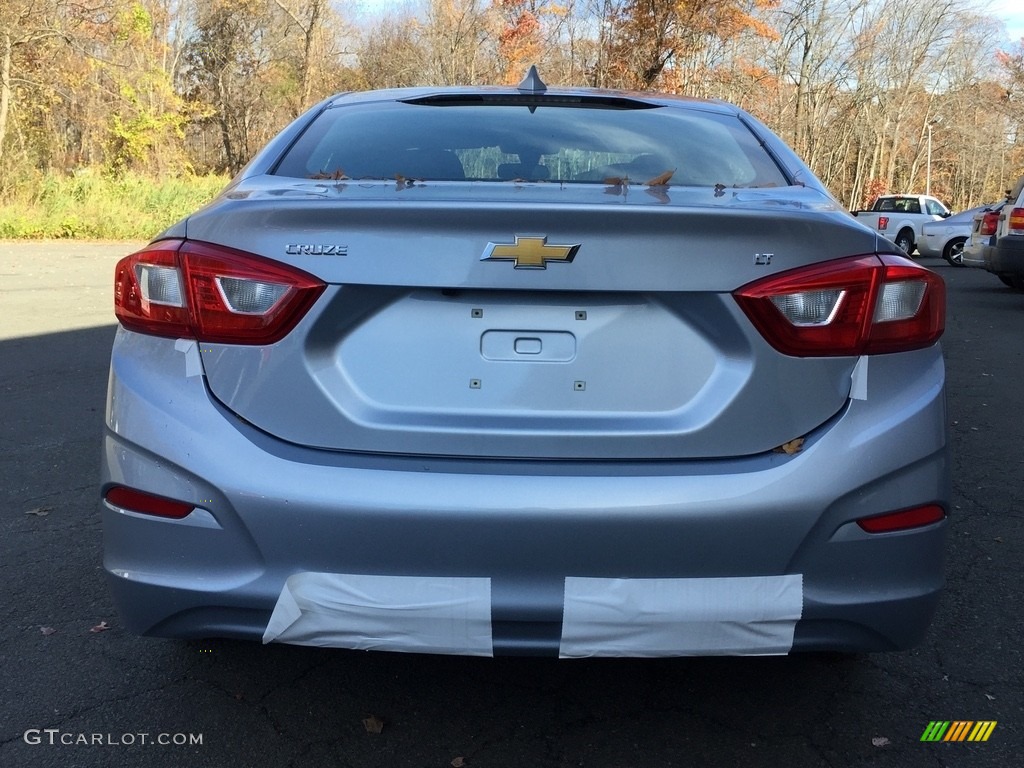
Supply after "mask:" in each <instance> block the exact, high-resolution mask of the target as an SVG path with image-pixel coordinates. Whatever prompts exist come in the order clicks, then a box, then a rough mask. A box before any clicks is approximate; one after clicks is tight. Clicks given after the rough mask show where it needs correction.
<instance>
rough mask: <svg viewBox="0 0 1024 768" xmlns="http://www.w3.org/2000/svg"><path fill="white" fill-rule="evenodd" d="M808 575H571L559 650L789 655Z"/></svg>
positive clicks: (578, 653)
mask: <svg viewBox="0 0 1024 768" xmlns="http://www.w3.org/2000/svg"><path fill="white" fill-rule="evenodd" d="M802 613H803V576H802V575H800V574H795V575H787V576H754V577H740V578H715V579H592V578H581V577H569V578H567V579H566V580H565V610H564V614H563V618H562V643H561V648H560V649H559V656H560V657H561V658H563V659H567V658H584V657H588V656H633V657H655V656H695V655H701V656H707V655H711V656H717V655H723V656H724V655H733V656H745V655H757V656H762V655H772V654H785V653H789V652H790V651H791V650H792V649H793V632H794V630H795V628H796V622H797V620H799V618H800V616H801V614H802Z"/></svg>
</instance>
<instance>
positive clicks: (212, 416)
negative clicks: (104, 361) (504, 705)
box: [101, 331, 949, 655]
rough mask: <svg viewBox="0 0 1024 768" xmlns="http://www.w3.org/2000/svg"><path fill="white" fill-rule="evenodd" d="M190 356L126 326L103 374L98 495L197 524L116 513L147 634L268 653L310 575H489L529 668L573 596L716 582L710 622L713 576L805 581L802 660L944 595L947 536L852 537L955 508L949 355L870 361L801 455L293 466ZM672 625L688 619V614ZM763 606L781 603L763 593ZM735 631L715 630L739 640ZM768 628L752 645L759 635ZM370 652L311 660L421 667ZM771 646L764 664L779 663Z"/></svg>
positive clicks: (499, 612)
mask: <svg viewBox="0 0 1024 768" xmlns="http://www.w3.org/2000/svg"><path fill="white" fill-rule="evenodd" d="M185 357H187V356H186V355H182V354H181V353H179V352H175V351H174V341H173V340H154V339H151V338H143V337H137V336H134V335H133V334H129V333H126V332H124V331H119V334H118V341H117V342H116V343H115V348H114V354H113V359H112V366H111V376H110V386H109V394H108V407H107V426H106V433H105V437H104V450H103V461H102V465H103V470H102V472H103V476H102V483H103V489H104V491H105V490H106V489H107V488H108V487H109V486H110V485H111V484H124V485H127V486H130V487H134V488H139V489H142V490H146V491H149V492H151V493H155V494H159V495H163V496H167V497H171V498H175V499H181V500H186V501H189V502H191V503H193V504H195V505H196V506H197V508H198V509H197V511H196V512H193V513H192V515H189V517H187V518H185V519H184V520H180V521H173V520H163V519H157V518H153V517H148V516H144V515H140V514H136V513H132V512H126V511H124V510H119V509H116V508H114V507H112V506H110V505H109V504H107V503H106V502H103V503H102V504H101V506H102V514H103V522H104V537H105V557H104V566H105V568H106V571H107V572H108V574H109V577H110V583H111V587H112V590H113V594H114V597H115V601H116V604H117V606H118V609H119V612H120V614H121V618H122V620H123V622H124V624H125V625H126V626H127V627H128V628H129V629H130V630H132V631H134V632H137V633H145V634H154V635H161V636H174V637H203V636H228V637H240V638H251V639H261V638H266V636H267V629H268V623H269V622H270V619H271V616H272V614H273V613H274V611H275V607H278V606H279V605H280V603H281V600H282V594H283V592H284V591H285V586H286V583H287V582H288V580H289V577H292V576H295V575H297V574H334V575H344V574H348V575H367V576H373V577H381V578H382V580H383V581H382V582H381V583H383V584H385V585H394V584H403V583H406V582H404V581H401V579H403V578H407V577H416V578H417V579H419V580H422V581H423V582H425V583H435V582H440V581H443V580H454V581H455V583H456V585H457V586H458V585H463V586H465V585H469V588H470V589H471V590H473V589H475V588H476V587H477V586H479V584H478V581H479V580H486V582H487V589H488V594H489V597H488V598H487V599H488V600H489V602H490V611H489V614H490V615H489V625H490V626H489V631H490V633H491V647H492V649H493V652H494V653H518V654H550V655H557V654H558V653H559V652H560V648H563V649H564V637H565V634H566V632H567V629H566V627H567V626H568V624H569V623H570V619H569V618H568V617H569V614H570V613H571V612H572V611H570V609H569V599H570V593H571V591H572V590H571V588H570V586H568V585H570V584H571V583H575V582H573V581H572V580H573V579H584V580H586V579H596V580H601V579H605V580H609V581H610V582H611V581H614V582H615V584H616V585H617V586H621V587H622V588H623V589H625V590H626V592H627V593H628V594H632V595H633V596H639V597H640V598H641V599H640V602H641V603H643V602H644V601H645V599H646V598H645V597H644V596H645V595H646V592H647V590H646V587H647V586H648V585H653V584H654V580H661V581H665V580H668V581H671V580H679V583H682V581H684V580H685V581H686V582H687V584H691V585H692V584H697V585H698V586H701V587H702V586H703V585H710V586H711V587H713V588H711V589H710V591H708V592H707V593H706V595H705V597H707V599H706V600H704V603H705V604H704V605H703V607H700V606H699V605H698V608H697V609H695V610H697V613H699V614H700V615H699V616H697V620H698V622H700V621H705V620H707V619H708V617H709V616H711V615H713V614H716V610H717V608H716V606H715V605H714V603H715V595H719V596H720V595H722V594H726V593H722V592H716V591H715V590H716V589H717V587H716V586H715V585H717V584H718V583H719V582H718V581H715V580H721V579H746V580H748V581H747V582H744V583H750V584H754V583H757V582H758V580H768V581H769V582H770V584H775V583H776V582H777V581H778V580H782V581H784V582H785V584H786V585H787V586H792V585H793V584H794V583H795V582H796V581H799V583H800V589H801V595H800V600H799V604H800V608H799V612H798V615H797V616H796V617H794V618H793V619H792V622H791V623H792V625H793V626H791V627H790V630H789V631H790V640H789V643H790V647H791V648H792V649H793V650H845V651H855V650H856V651H868V650H890V649H899V648H906V647H910V646H912V645H914V644H916V643H918V642H920V640H921V638H922V637H923V635H924V633H925V631H926V629H927V626H928V624H929V622H930V619H931V616H932V613H933V612H934V610H935V607H936V604H937V601H938V598H939V594H940V591H941V588H942V583H943V550H944V537H945V530H946V527H947V524H946V523H945V522H941V523H937V524H934V525H930V526H927V527H924V528H919V529H915V530H913V531H908V532H902V533H891V534H881V535H870V534H867V533H865V532H863V531H862V530H861V529H860V528H859V527H858V526H857V525H856V524H855V523H854V522H853V521H854V520H856V519H858V518H860V517H864V516H868V515H873V514H879V513H883V512H887V511H894V510H899V509H905V508H909V507H913V506H916V505H919V504H926V503H937V504H940V505H942V506H944V507H945V508H947V509H948V495H949V488H948V461H947V454H946V435H945V423H946V420H945V406H944V390H943V387H944V373H943V367H942V357H941V351H940V350H939V349H938V347H934V348H932V349H928V350H920V351H918V352H914V353H909V354H902V355H887V356H881V357H878V358H872V359H871V360H870V375H869V376H868V381H867V391H866V399H859V400H851V401H850V402H849V404H848V406H847V407H846V408H845V409H844V411H843V412H842V413H840V414H838V415H837V416H836V417H835V418H834V419H833V420H832V421H831V422H829V423H828V424H827V425H825V426H823V427H822V428H820V429H819V430H817V431H816V432H815V433H813V434H811V435H809V436H808V439H807V443H806V445H805V449H804V450H803V451H802V452H801V453H798V454H795V455H793V456H788V455H786V454H781V453H780V454H774V453H772V454H762V455H757V456H751V457H747V458H741V459H730V460H708V461H687V462H647V463H616V462H561V463H559V462H537V463H533V462H521V461H520V462H516V461H485V460H473V461H460V460H438V459H431V458H425V459H424V458H416V457H381V456H369V455H351V454H342V453H330V452H324V451H313V450H308V449H304V448H299V447H296V446H292V445H288V444H285V443H282V442H280V441H277V440H275V439H273V438H270V437H268V436H266V435H265V434H263V433H260V432H258V431H256V430H254V429H252V428H251V427H248V426H247V425H245V424H244V423H242V422H240V421H239V420H238V419H236V418H234V417H233V416H232V415H230V414H228V413H226V412H225V411H224V410H223V409H222V408H221V407H220V406H219V405H218V404H216V403H215V402H213V401H212V400H211V398H210V397H209V394H208V392H207V389H206V386H205V384H204V379H203V376H202V375H201V373H200V372H199V371H197V370H195V369H194V368H193V369H190V368H189V367H188V365H187V363H186V360H185ZM353 581H354V579H352V578H349V579H348V582H353ZM349 586H350V584H349ZM388 588H390V586H389V587H388ZM698 591H699V590H698ZM474 594H475V593H474ZM702 594H703V593H702ZM394 597H395V602H396V603H398V602H402V599H403V598H404V597H405V595H402V594H397V593H396V594H395V595H394ZM701 599H702V598H701V597H700V595H698V598H697V599H696V601H695V603H694V604H700V603H701ZM574 605H575V603H574ZM363 607H364V608H365V606H363ZM577 607H578V606H577ZM642 607H643V606H641V608H642ZM677 607H678V610H679V612H680V616H682V615H683V614H685V613H686V612H687V611H688V610H690V608H691V607H692V606H690V604H689V603H687V604H686V605H683V604H681V603H680V604H679V605H678V606H677ZM758 607H759V606H758V605H754V606H753V608H752V610H754V612H755V613H756V609H757V608H758ZM762 607H763V608H764V610H765V611H766V613H767V614H771V613H772V611H773V610H775V608H776V607H777V606H776V605H775V604H774V603H773V602H772V599H768V598H766V600H765V602H764V605H763V606H762ZM389 608H390V609H392V611H394V610H397V605H392V606H389ZM366 610H367V611H368V610H369V609H366ZM572 610H573V611H575V610H576V608H573V609H572ZM673 610H675V608H674V609H673ZM344 613H345V611H344V610H342V614H344ZM357 613H358V611H357ZM363 613H364V614H365V613H366V611H363ZM584 613H586V610H584ZM641 613H642V611H641ZM385 615H389V614H388V612H387V611H385ZM390 615H395V614H394V613H393V612H392V613H391V614H390ZM722 615H723V616H724V619H723V621H721V622H719V623H720V624H724V625H728V624H730V623H732V624H736V623H740V624H742V623H743V622H742V621H739V620H738V619H735V617H733V616H731V614H729V612H728V611H726V612H725V613H724V614H722ZM592 616H597V614H596V613H595V614H592ZM592 616H591V617H592ZM435 618H436V617H435ZM585 618H586V617H585ZM774 618H775V619H779V620H788V619H784V618H780V617H774ZM768 619H769V620H774V619H773V617H772V616H768ZM681 620H685V616H683V619H681ZM341 621H343V620H341ZM631 621H640V622H643V621H644V619H643V618H642V616H641V618H639V619H636V618H634V619H632V620H631ZM655 621H656V620H655ZM591 623H592V624H593V623H599V622H598V620H597V619H595V622H591ZM755 624H756V622H753V621H751V622H749V625H747V624H745V625H744V626H741V627H740V629H739V633H740V635H743V633H744V632H747V633H748V634H750V633H753V634H754V635H756V634H757V632H758V631H759V630H758V626H755ZM355 626H356V627H357V629H358V627H359V626H362V625H360V624H359V622H356V623H355ZM410 626H411V627H414V628H415V627H416V626H417V625H416V624H415V622H413V623H412V624H410ZM588 626H589V625H588ZM577 628H578V627H577ZM348 629H351V627H349V628H348ZM413 631H415V630H413ZM357 633H358V632H357ZM344 634H345V633H344V632H339V633H338V635H337V636H341V635H344ZM362 634H363V635H365V634H366V633H365V632H363V633H362ZM270 639H273V638H270ZM372 640H373V638H366V637H363V638H362V642H361V644H360V643H356V642H353V643H351V644H346V643H344V642H331V640H330V638H329V637H328V639H327V640H326V641H325V642H323V643H318V642H316V640H315V638H314V641H313V643H312V644H325V645H342V646H343V647H368V648H369V647H384V648H391V649H394V650H417V648H416V647H415V646H414V645H412V646H410V647H407V648H402V647H394V646H389V645H386V644H384V645H374V644H373V642H372ZM629 642H631V641H628V640H627V641H626V647H625V648H623V649H621V650H622V653H621V654H619V653H615V652H609V653H608V654H607V655H686V654H689V653H697V652H701V653H714V652H721V653H733V652H738V653H742V652H759V651H758V649H759V648H761V646H759V645H758V644H757V641H756V640H753V641H751V642H750V644H748V645H743V643H740V644H739V645H738V646H736V647H728V646H727V645H725V644H723V645H720V646H714V647H712V648H711V649H707V648H705V649H703V650H700V649H699V648H698V647H696V646H693V645H691V644H688V643H687V642H686V641H681V643H680V645H679V647H677V648H668V649H666V648H662V647H660V646H659V647H657V648H655V646H654V645H653V644H652V645H651V646H650V647H646V646H644V642H645V641H643V640H640V641H637V642H638V643H639V646H636V645H634V646H633V647H630V646H629ZM768 647H771V648H773V650H764V651H762V652H785V650H787V649H786V648H782V649H781V651H777V650H774V646H767V645H766V646H765V648H768ZM716 649H718V650H717V651H716ZM429 650H438V649H429ZM441 650H443V651H444V652H468V649H467V648H459V647H458V646H457V645H456V647H454V648H448V649H441ZM645 651H651V652H650V653H647V652H645ZM563 655H572V654H564V653H563ZM583 655H586V654H583ZM602 655H603V654H602Z"/></svg>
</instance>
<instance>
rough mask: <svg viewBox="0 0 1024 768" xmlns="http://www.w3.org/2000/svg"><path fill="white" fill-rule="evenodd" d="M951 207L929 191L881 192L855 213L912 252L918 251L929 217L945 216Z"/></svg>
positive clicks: (900, 246) (870, 225)
mask: <svg viewBox="0 0 1024 768" xmlns="http://www.w3.org/2000/svg"><path fill="white" fill-rule="evenodd" d="M950 213H951V211H950V210H949V208H947V207H946V206H945V205H943V204H942V203H940V202H939V201H938V200H937V199H936V198H934V197H930V196H929V195H881V196H879V197H878V198H876V199H875V202H874V204H873V205H872V206H871V208H870V209H868V210H866V211H854V212H853V215H854V216H856V217H857V219H858V220H860V221H862V222H864V223H865V224H867V225H868V226H869V227H871V228H872V229H874V230H876V231H877V232H878V233H879V234H880V235H882V236H883V237H887V238H889V239H890V240H892V242H894V243H895V244H896V246H897V247H898V248H900V249H902V250H903V251H905V252H906V253H908V254H911V253H913V252H914V249H915V248H916V247H917V241H918V239H919V238H920V237H921V227H922V225H923V224H924V223H925V222H926V221H938V220H939V219H945V218H947V217H948V216H949V215H950Z"/></svg>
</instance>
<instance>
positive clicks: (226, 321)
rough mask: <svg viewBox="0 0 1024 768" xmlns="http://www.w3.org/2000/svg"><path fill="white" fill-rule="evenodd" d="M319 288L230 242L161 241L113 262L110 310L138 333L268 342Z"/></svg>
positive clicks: (293, 319) (303, 310)
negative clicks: (230, 245) (239, 249)
mask: <svg viewBox="0 0 1024 768" xmlns="http://www.w3.org/2000/svg"><path fill="white" fill-rule="evenodd" d="M325 287H326V286H325V284H324V283H323V282H322V281H320V280H318V279H316V278H315V277H313V276H312V275H309V274H307V273H305V272H302V271H300V270H298V269H295V268H293V267H289V266H286V265H284V264H279V263H277V262H274V261H270V260H269V259H264V258H261V257H259V256H254V255H252V254H249V253H243V252H242V251H236V250H234V249H232V248H226V247H224V246H220V245H213V244H210V243H200V242H193V241H182V240H165V241H161V242H158V243H154V244H153V245H150V246H148V247H146V248H145V249H143V250H141V251H139V252H138V253H133V254H132V255H130V256H126V257H125V258H123V259H121V261H119V262H118V264H117V267H116V269H115V272H114V314H115V315H116V316H117V319H118V320H119V321H120V322H121V325H123V326H124V327H125V328H127V329H129V330H132V331H138V332H140V333H148V334H153V335H156V336H172V337H175V338H181V337H185V338H195V339H199V340H200V341H208V342H219V343H224V344H273V343H274V342H277V341H280V340H281V339H283V338H284V337H285V336H286V335H288V333H289V332H290V331H291V330H292V328H294V327H295V324H296V323H298V322H299V320H301V319H302V317H303V315H305V314H306V312H307V311H308V310H309V308H310V307H311V306H312V305H313V302H315V301H316V300H317V298H318V297H319V296H320V294H321V293H323V290H324V288H325Z"/></svg>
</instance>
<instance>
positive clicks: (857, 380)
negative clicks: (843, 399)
mask: <svg viewBox="0 0 1024 768" xmlns="http://www.w3.org/2000/svg"><path fill="white" fill-rule="evenodd" d="M869 359H870V358H869V357H868V356H867V355H861V356H860V359H859V360H857V365H855V366H854V367H853V373H852V374H851V375H850V399H851V400H867V399H868V360H869Z"/></svg>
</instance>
